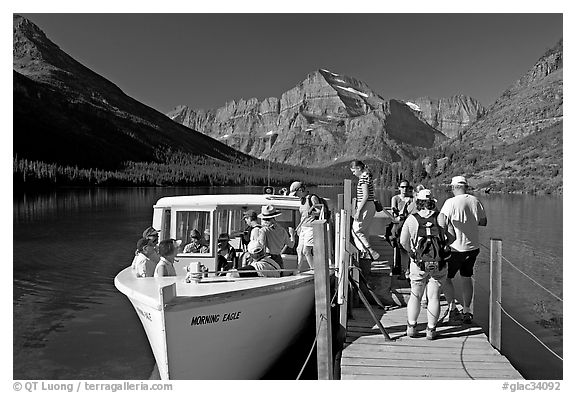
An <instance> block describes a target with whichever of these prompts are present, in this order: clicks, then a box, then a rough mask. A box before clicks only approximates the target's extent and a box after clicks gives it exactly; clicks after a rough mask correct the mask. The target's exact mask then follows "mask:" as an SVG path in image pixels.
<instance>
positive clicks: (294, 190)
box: [288, 181, 306, 196]
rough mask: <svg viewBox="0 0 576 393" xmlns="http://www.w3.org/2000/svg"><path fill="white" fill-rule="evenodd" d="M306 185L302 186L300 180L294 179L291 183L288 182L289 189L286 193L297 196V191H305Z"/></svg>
mask: <svg viewBox="0 0 576 393" xmlns="http://www.w3.org/2000/svg"><path fill="white" fill-rule="evenodd" d="M305 190H306V187H305V186H304V184H302V182H300V181H295V182H292V184H290V191H289V193H288V195H289V196H298V195H297V194H298V191H305Z"/></svg>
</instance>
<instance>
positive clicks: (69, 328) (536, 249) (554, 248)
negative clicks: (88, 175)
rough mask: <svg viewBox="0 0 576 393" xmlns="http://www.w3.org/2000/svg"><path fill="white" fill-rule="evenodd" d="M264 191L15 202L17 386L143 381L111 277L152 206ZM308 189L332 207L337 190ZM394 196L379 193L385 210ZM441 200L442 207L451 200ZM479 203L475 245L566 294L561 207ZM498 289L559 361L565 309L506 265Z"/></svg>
mask: <svg viewBox="0 0 576 393" xmlns="http://www.w3.org/2000/svg"><path fill="white" fill-rule="evenodd" d="M260 191H261V188H260V187H254V188H246V189H238V188H226V187H222V188H214V189H209V188H116V189H65V190H56V191H51V192H46V193H35V194H30V193H26V194H19V195H15V196H14V200H13V212H14V218H13V223H14V241H13V247H14V261H13V264H14V281H13V290H14V299H13V302H14V378H15V379H32V378H42V379H63V378H70V379H74V378H85V379H125V378H143V379H146V378H148V376H149V371H150V370H151V369H152V366H153V358H152V355H151V352H150V349H149V346H148V342H147V340H146V338H145V336H144V333H143V331H142V328H141V326H140V323H139V321H138V319H137V317H136V316H135V313H133V312H132V309H131V305H130V303H129V302H128V301H127V300H126V299H125V297H124V295H122V294H120V293H119V292H118V291H116V289H115V287H114V285H113V279H114V276H115V275H116V274H117V273H118V271H120V270H121V269H122V268H124V267H125V266H128V265H129V264H130V262H131V259H132V256H133V251H134V245H135V242H136V240H137V239H138V237H139V235H140V234H141V233H142V230H143V229H144V228H146V227H147V226H149V225H150V221H151V217H152V206H153V204H154V203H155V202H156V201H157V200H158V199H159V198H161V197H163V196H172V195H190V194H204V193H220V194H222V193H238V192H249V193H258V192H260ZM311 191H312V192H315V193H317V194H318V195H321V196H325V197H328V198H330V199H331V204H332V205H333V206H334V204H335V202H336V201H337V195H338V193H342V192H343V189H342V187H340V188H337V187H336V188H319V189H312V190H311ZM393 194H394V193H393V192H392V191H390V190H377V196H378V197H379V198H380V200H381V201H382V202H383V204H384V205H385V206H387V205H389V203H390V198H391V197H392V195H393ZM437 197H438V198H439V206H441V204H442V202H443V201H444V200H445V199H446V198H447V197H449V195H447V194H446V195H438V196H437ZM480 198H481V199H482V201H483V202H484V204H485V206H486V210H487V214H488V222H489V225H488V227H487V228H485V229H481V241H482V242H483V243H484V244H486V245H488V244H489V239H490V237H499V238H502V239H504V255H505V256H506V257H508V258H509V259H510V261H511V262H512V263H514V264H516V265H517V266H518V267H520V268H522V269H523V270H525V271H526V272H527V273H528V274H530V275H531V276H532V277H534V278H537V279H538V281H539V282H541V283H542V284H543V285H545V286H546V287H547V288H548V289H550V290H551V291H553V292H554V293H556V294H558V295H559V296H562V295H563V293H562V282H563V279H562V199H561V198H553V197H533V196H521V195H480ZM480 255H481V257H480V261H479V263H478V268H477V271H478V276H477V283H478V288H479V291H478V292H482V289H481V287H482V286H484V287H487V286H488V284H487V269H488V264H487V263H486V261H487V259H488V251H487V250H485V249H483V250H482V252H481V254H480ZM504 289H505V291H504V297H505V299H504V303H505V304H504V305H505V306H509V307H510V308H511V309H513V310H514V311H515V316H519V319H522V321H523V323H524V322H525V323H526V324H527V326H529V328H530V329H531V330H533V329H534V330H533V331H536V332H537V333H538V334H539V335H540V336H541V337H543V339H545V340H547V341H546V342H547V343H551V344H550V345H552V346H554V347H555V348H557V349H558V351H559V353H561V352H562V305H561V304H558V302H557V301H555V300H554V301H552V300H551V299H550V296H549V295H547V294H546V293H543V291H542V290H540V289H538V288H535V287H534V286H533V285H532V284H529V283H527V282H526V280H525V279H524V278H522V277H521V276H519V273H517V272H515V271H514V269H512V268H510V267H508V266H504ZM482 303H483V305H486V300H482ZM481 308H482V307H481V305H478V309H479V310H480V309H481ZM481 312H482V311H480V313H481ZM506 328H507V327H506V326H505V329H506ZM532 328H533V329H532ZM551 332H552V334H551ZM506 342H508V343H511V342H513V340H508V341H506ZM520 345H521V344H520ZM532 367H534V366H532ZM540 367H541V366H540ZM560 367H561V366H560Z"/></svg>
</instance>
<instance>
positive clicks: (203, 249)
mask: <svg viewBox="0 0 576 393" xmlns="http://www.w3.org/2000/svg"><path fill="white" fill-rule="evenodd" d="M182 252H183V253H184V254H190V253H201V254H206V253H208V252H210V249H209V248H208V246H206V245H205V244H204V243H203V241H202V235H201V234H200V231H198V230H197V229H192V230H191V231H190V243H188V244H186V246H184V250H183V251H182Z"/></svg>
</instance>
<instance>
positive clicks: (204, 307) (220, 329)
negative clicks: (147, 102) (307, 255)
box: [114, 194, 314, 379]
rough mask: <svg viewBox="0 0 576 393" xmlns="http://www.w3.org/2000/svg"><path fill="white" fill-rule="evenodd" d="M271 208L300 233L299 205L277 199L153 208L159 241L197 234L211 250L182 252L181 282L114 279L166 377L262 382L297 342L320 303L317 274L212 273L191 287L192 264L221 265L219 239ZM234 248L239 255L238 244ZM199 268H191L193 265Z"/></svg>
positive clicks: (165, 203)
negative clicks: (247, 214) (188, 277)
mask: <svg viewBox="0 0 576 393" xmlns="http://www.w3.org/2000/svg"><path fill="white" fill-rule="evenodd" d="M263 205H273V206H274V207H275V208H276V209H277V210H279V211H281V212H282V215H280V216H279V217H276V221H277V222H278V223H280V225H282V226H283V227H284V228H286V229H288V227H290V226H291V227H293V228H295V227H296V226H297V224H298V222H299V220H300V217H299V211H298V207H299V206H300V199H299V198H296V197H289V196H279V195H278V196H277V195H251V194H250V195H239V194H235V195H198V196H176V197H166V198H161V199H160V200H158V202H157V203H156V205H154V215H153V222H152V226H153V227H154V228H155V229H160V240H163V239H170V238H172V239H177V240H182V246H184V245H185V244H187V243H188V242H189V240H190V239H189V237H188V236H189V235H190V233H191V231H192V230H194V229H196V230H198V231H199V232H200V233H203V234H204V238H205V239H204V241H205V244H206V245H207V246H208V252H205V253H190V254H185V253H180V254H178V256H177V260H178V262H176V263H175V264H174V266H175V268H176V272H177V276H176V277H163V278H154V277H150V278H136V277H135V275H134V273H133V272H132V269H131V268H130V267H127V268H126V269H124V270H122V271H121V272H120V273H119V274H118V275H117V276H116V278H115V281H114V284H115V285H116V288H118V290H119V291H120V292H122V293H124V294H125V295H126V296H127V297H128V299H129V300H130V302H131V303H132V305H133V306H134V309H135V311H136V314H137V315H138V317H139V318H140V321H141V323H142V326H143V327H144V330H145V332H146V335H147V337H148V340H149V341H150V346H151V348H152V352H153V353H154V357H155V359H156V364H157V366H158V371H159V374H160V377H161V378H162V379H258V378H260V377H262V376H263V375H264V374H265V373H266V371H267V370H268V369H269V368H270V367H271V366H272V365H273V364H274V362H275V361H276V360H277V359H278V358H279V357H280V356H281V354H282V353H283V352H284V351H285V350H286V349H287V348H288V346H289V345H290V344H291V343H293V342H294V341H295V340H296V339H297V338H298V336H299V334H300V333H301V332H302V330H303V328H304V327H305V325H306V323H307V322H308V321H309V320H310V316H311V315H312V313H313V305H314V275H313V272H312V271H308V272H303V273H298V272H297V271H295V272H294V273H293V274H290V275H284V276H282V277H280V278H270V277H254V278H252V277H250V278H248V277H241V278H233V277H227V276H223V275H220V276H219V275H217V274H214V273H208V277H203V278H201V280H200V281H199V282H195V281H192V282H187V280H186V274H187V272H186V266H188V265H190V263H191V262H199V263H201V264H202V265H204V266H205V267H206V268H207V269H208V270H209V271H214V270H216V266H217V252H216V250H217V243H216V241H217V238H218V236H219V235H220V234H222V233H228V234H232V233H233V232H235V231H238V230H241V229H243V228H244V226H245V224H244V222H243V219H242V217H243V213H244V212H245V211H246V210H248V209H252V210H254V211H256V212H257V213H259V212H260V211H261V207H262V206H263ZM230 243H231V245H232V246H233V247H235V248H236V249H241V247H240V244H239V243H240V239H239V238H233V237H232V238H231V241H230ZM283 258H284V269H296V267H297V261H296V255H283ZM194 265H196V264H192V266H194Z"/></svg>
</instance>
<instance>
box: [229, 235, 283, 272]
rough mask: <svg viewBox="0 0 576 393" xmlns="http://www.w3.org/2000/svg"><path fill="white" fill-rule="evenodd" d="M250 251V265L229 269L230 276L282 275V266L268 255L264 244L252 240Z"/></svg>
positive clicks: (249, 246)
mask: <svg viewBox="0 0 576 393" xmlns="http://www.w3.org/2000/svg"><path fill="white" fill-rule="evenodd" d="M248 252H249V253H250V259H251V260H250V262H249V263H248V265H246V266H244V267H241V268H239V269H238V271H236V269H233V270H229V273H228V274H227V276H228V277H258V276H260V277H280V273H281V272H276V271H274V270H280V269H281V267H280V265H278V263H276V262H275V261H274V260H273V259H272V258H270V257H269V256H267V255H266V252H265V251H264V246H262V244H260V243H257V242H250V244H249V245H248Z"/></svg>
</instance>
